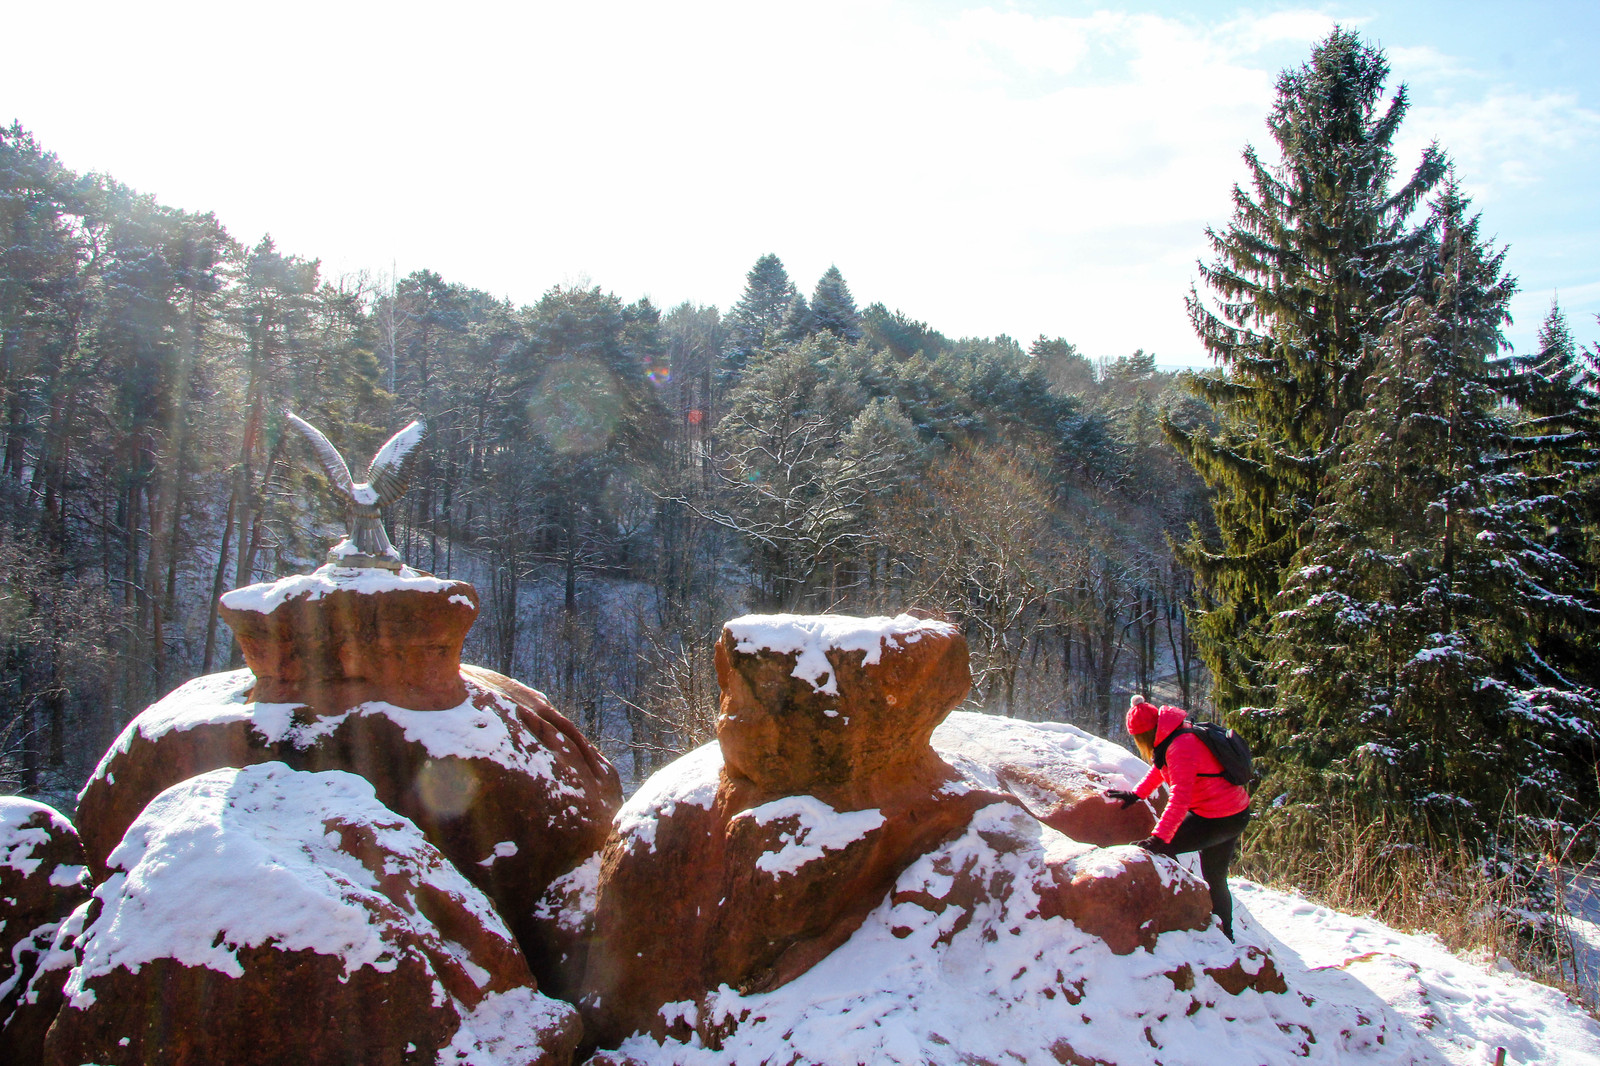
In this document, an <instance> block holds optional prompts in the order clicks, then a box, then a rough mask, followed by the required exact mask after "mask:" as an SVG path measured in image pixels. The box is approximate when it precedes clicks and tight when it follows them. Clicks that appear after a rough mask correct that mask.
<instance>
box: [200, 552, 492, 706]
mask: <svg viewBox="0 0 1600 1066" xmlns="http://www.w3.org/2000/svg"><path fill="white" fill-rule="evenodd" d="M368 586H370V587H371V591H368V590H367V587H368ZM262 608H270V609H268V610H262ZM221 613H222V619H223V621H225V622H227V623H228V625H229V627H230V628H232V630H233V633H234V636H235V637H237V638H238V640H239V647H240V649H241V650H242V651H243V652H244V661H245V665H246V666H248V667H249V668H250V672H251V673H253V674H254V675H255V677H256V686H255V691H254V692H252V693H251V699H253V700H255V701H256V702H258V703H303V704H306V705H307V706H309V707H310V708H312V709H313V710H314V711H316V712H317V713H318V714H324V715H326V714H338V713H339V712H340V711H347V710H349V709H350V708H352V707H354V706H356V705H357V704H361V703H366V702H368V701H370V700H382V701H384V702H387V703H392V704H394V705H395V706H397V707H408V708H410V709H411V710H415V711H442V710H445V709H446V708H449V707H454V706H456V705H457V704H459V703H460V702H461V701H462V700H464V699H466V697H467V694H466V690H465V689H464V688H463V687H462V684H461V676H460V672H459V670H458V667H459V666H460V665H461V645H462V643H463V642H464V641H465V640H466V639H467V630H469V629H471V628H472V623H473V620H474V619H475V618H476V617H477V615H478V594H477V591H476V590H474V589H473V587H472V586H471V585H470V584H468V583H467V582H465V581H445V580H440V579H438V578H433V577H429V576H427V575H424V574H419V573H417V572H416V571H402V572H401V575H398V576H395V577H392V578H391V577H389V576H388V571H379V570H351V569H348V568H344V567H334V566H325V567H323V568H322V569H320V570H318V571H317V572H316V573H314V574H308V575H305V576H303V577H293V578H285V579H284V580H282V581H279V582H276V583H273V584H270V585H265V586H262V585H252V586H250V587H249V588H244V589H238V590H235V591H234V592H230V593H228V594H226V595H224V596H223V597H222V604H221Z"/></svg>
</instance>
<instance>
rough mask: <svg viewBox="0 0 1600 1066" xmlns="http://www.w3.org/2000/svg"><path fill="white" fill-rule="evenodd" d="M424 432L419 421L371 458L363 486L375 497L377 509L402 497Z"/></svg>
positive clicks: (407, 427)
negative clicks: (368, 487)
mask: <svg viewBox="0 0 1600 1066" xmlns="http://www.w3.org/2000/svg"><path fill="white" fill-rule="evenodd" d="M427 432H428V427H427V425H426V424H425V423H424V422H423V421H422V420H421V419H420V418H419V419H417V420H416V421H415V422H412V423H411V424H410V425H409V426H406V427H405V428H404V429H402V430H401V431H400V432H398V433H396V434H395V435H394V436H392V437H390V438H389V439H388V440H387V441H386V442H385V443H384V445H383V447H381V448H379V449H378V454H377V455H374V456H373V457H372V465H370V466H368V467H367V483H368V484H369V485H371V486H372V488H373V491H374V492H376V493H377V495H378V501H377V502H378V506H380V507H385V506H388V505H389V504H391V503H393V502H394V501H396V500H398V499H399V498H400V497H401V496H402V495H404V494H405V491H406V485H407V484H409V482H410V479H411V461H412V460H413V459H414V458H416V454H417V445H419V444H421V443H422V438H423V437H424V436H426V435H427Z"/></svg>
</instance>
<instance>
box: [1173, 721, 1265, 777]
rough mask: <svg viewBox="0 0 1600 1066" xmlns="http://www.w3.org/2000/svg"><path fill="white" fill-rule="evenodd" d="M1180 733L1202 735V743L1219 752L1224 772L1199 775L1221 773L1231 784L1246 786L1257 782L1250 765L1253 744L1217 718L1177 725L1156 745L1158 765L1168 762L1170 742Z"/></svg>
mask: <svg viewBox="0 0 1600 1066" xmlns="http://www.w3.org/2000/svg"><path fill="white" fill-rule="evenodd" d="M1181 733H1189V734H1191V735H1193V736H1196V737H1199V738H1200V743H1202V744H1204V745H1205V746H1206V747H1207V748H1208V749H1210V751H1211V754H1212V755H1214V756H1216V759H1217V762H1219V763H1221V764H1222V773H1220V774H1200V775H1199V776H1200V777H1220V778H1222V779H1223V780H1224V781H1226V782H1228V784H1230V785H1244V786H1245V787H1247V788H1248V787H1249V786H1251V785H1253V784H1255V782H1256V775H1255V771H1254V770H1253V769H1252V768H1251V759H1250V745H1248V744H1246V743H1245V742H1244V737H1241V736H1240V735H1239V734H1238V733H1235V732H1234V731H1233V730H1231V729H1227V728H1225V727H1223V726H1220V725H1218V724H1217V723H1216V722H1199V723H1197V724H1194V725H1183V726H1180V727H1179V728H1177V729H1174V730H1173V731H1172V734H1171V735H1170V736H1168V737H1167V739H1165V740H1163V741H1162V742H1161V743H1160V744H1157V745H1156V765H1157V766H1165V765H1166V764H1167V745H1168V744H1171V743H1172V742H1173V741H1174V740H1176V739H1177V737H1178V735H1179V734H1181Z"/></svg>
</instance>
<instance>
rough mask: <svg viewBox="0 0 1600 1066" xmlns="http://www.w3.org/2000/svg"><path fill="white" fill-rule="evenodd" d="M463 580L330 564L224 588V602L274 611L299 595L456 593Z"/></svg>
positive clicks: (404, 570) (473, 605)
mask: <svg viewBox="0 0 1600 1066" xmlns="http://www.w3.org/2000/svg"><path fill="white" fill-rule="evenodd" d="M460 584H461V582H458V581H451V580H447V579H445V578H437V577H434V576H433V575H432V574H425V573H423V572H422V571H420V570H413V569H412V568H411V567H409V566H406V567H402V568H401V569H400V570H399V571H394V570H385V569H382V568H380V567H356V566H334V565H332V564H329V565H326V566H320V567H318V568H317V569H316V570H314V571H312V572H311V573H309V574H296V575H294V576H292V577H285V578H279V579H278V580H277V581H263V582H261V583H259V584H255V585H246V586H245V587H243V588H238V589H234V590H233V591H231V592H224V593H223V594H222V605H223V606H224V607H226V608H228V609H229V610H233V611H255V612H256V613H257V614H271V613H272V612H273V611H275V610H277V609H278V608H279V607H281V606H283V604H285V603H287V602H288V601H289V600H292V599H298V598H304V599H306V600H320V599H322V598H323V597H324V596H327V595H330V594H332V593H335V592H354V593H359V594H360V595H363V596H373V595H377V594H379V593H384V592H425V593H435V592H450V593H453V592H455V590H456V588H457V586H459V585H460ZM462 599H463V600H466V602H467V605H468V606H469V607H471V608H472V610H473V611H474V612H476V611H477V604H476V603H474V602H473V601H471V600H467V598H466V597H464V596H463V597H462Z"/></svg>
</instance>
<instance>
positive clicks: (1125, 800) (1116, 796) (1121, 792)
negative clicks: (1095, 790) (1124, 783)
mask: <svg viewBox="0 0 1600 1066" xmlns="http://www.w3.org/2000/svg"><path fill="white" fill-rule="evenodd" d="M1105 796H1106V799H1109V800H1116V801H1117V802H1118V803H1121V804H1122V809H1123V810H1127V809H1128V808H1129V807H1132V806H1133V805H1134V804H1135V803H1138V802H1139V793H1137V792H1129V791H1128V790H1127V789H1125V788H1111V789H1107V790H1106V793H1105Z"/></svg>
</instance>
